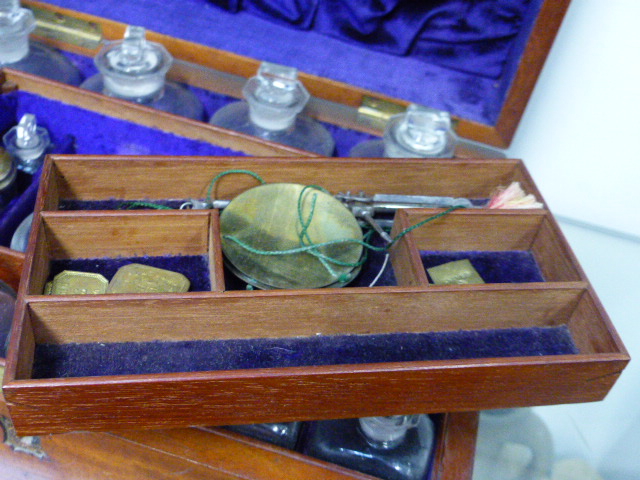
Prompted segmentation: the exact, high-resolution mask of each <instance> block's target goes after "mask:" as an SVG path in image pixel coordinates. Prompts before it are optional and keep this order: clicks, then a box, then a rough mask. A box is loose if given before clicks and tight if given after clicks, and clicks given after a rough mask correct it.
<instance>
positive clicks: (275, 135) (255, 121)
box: [209, 62, 335, 156]
mask: <svg viewBox="0 0 640 480" xmlns="http://www.w3.org/2000/svg"><path fill="white" fill-rule="evenodd" d="M242 94H243V96H244V98H245V100H243V101H240V102H235V103H231V104H229V105H227V106H225V107H223V108H221V109H219V110H218V111H217V112H216V113H215V114H214V115H213V117H211V120H210V121H209V122H210V123H212V124H213V125H217V126H219V127H224V128H228V129H230V130H235V131H238V132H242V133H247V134H249V135H253V136H255V137H260V138H263V139H265V140H271V141H273V142H277V143H282V144H284V145H289V146H291V147H296V148H300V149H302V150H307V151H310V152H314V153H318V154H320V155H324V156H330V155H332V154H333V151H334V149H335V142H334V140H333V137H332V136H331V134H330V133H329V132H328V131H327V129H326V128H324V127H323V126H322V125H321V124H320V123H318V122H317V121H315V120H314V119H312V118H310V117H307V116H305V115H301V114H300V112H301V111H302V110H303V109H304V107H305V105H306V104H307V102H308V101H309V98H310V95H309V92H307V90H306V88H304V85H302V83H301V82H300V81H299V80H298V71H297V70H296V69H295V68H291V67H285V66H282V65H276V64H274V63H269V62H263V63H262V64H261V65H260V68H259V69H258V74H257V75H256V76H255V77H252V78H250V79H249V80H248V81H247V83H246V84H245V85H244V88H243V89H242Z"/></svg>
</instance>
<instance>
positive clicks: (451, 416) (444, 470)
mask: <svg viewBox="0 0 640 480" xmlns="http://www.w3.org/2000/svg"><path fill="white" fill-rule="evenodd" d="M478 417H479V414H478V413H477V412H460V413H447V414H445V415H443V416H442V420H441V422H442V423H441V427H440V428H441V430H442V433H441V436H440V440H439V442H438V444H437V447H436V451H435V459H434V466H433V472H432V475H433V476H434V477H435V478H437V479H439V480H458V479H461V478H468V479H471V478H472V476H473V460H474V456H475V455H474V454H475V450H476V437H477V432H478V420H479V418H478ZM471 452H473V453H472V454H470V453H471Z"/></svg>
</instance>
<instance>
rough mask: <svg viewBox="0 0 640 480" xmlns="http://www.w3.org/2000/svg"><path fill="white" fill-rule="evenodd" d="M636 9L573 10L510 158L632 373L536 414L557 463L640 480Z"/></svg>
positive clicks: (624, 5)
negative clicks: (602, 395) (606, 318)
mask: <svg viewBox="0 0 640 480" xmlns="http://www.w3.org/2000/svg"><path fill="white" fill-rule="evenodd" d="M639 22H640V1H638V0H609V1H603V0H573V2H572V5H571V7H570V8H569V12H568V14H567V17H566V18H565V21H564V23H563V26H562V28H561V30H560V33H559V35H558V37H557V40H556V43H555V45H554V47H553V49H552V51H551V54H550V56H549V58H548V60H547V64H546V65H545V68H544V70H543V72H542V75H541V77H540V79H539V82H538V84H537V86H536V89H535V91H534V94H533V97H532V99H531V101H530V103H529V106H528V108H527V110H526V112H525V115H524V118H523V121H522V122H521V124H520V128H519V129H518V132H517V134H516V137H515V138H514V141H513V143H512V145H511V148H510V149H509V150H508V151H507V155H508V156H509V157H513V158H522V159H523V160H524V161H525V164H526V166H527V168H528V169H529V171H530V172H531V174H532V176H533V178H534V180H535V182H536V184H537V185H538V187H539V189H540V191H541V192H542V194H543V195H544V197H545V200H546V201H547V203H548V206H549V208H550V209H551V210H552V211H553V212H554V214H556V216H557V217H559V218H560V223H561V226H562V228H563V231H564V232H565V235H566V236H567V238H568V240H569V243H570V244H571V246H572V248H573V250H574V252H575V253H576V255H577V256H578V259H579V261H580V262H581V264H582V266H583V268H584V269H585V271H586V273H587V275H588V277H589V279H590V280H591V282H592V283H593V284H594V287H595V289H596V291H597V292H598V295H599V296H600V299H601V300H602V303H603V304H604V306H605V308H606V310H607V311H608V313H609V315H610V316H611V319H612V321H613V322H614V324H615V325H616V328H617V330H618V332H619V333H620V336H621V337H622V339H623V341H624V342H625V344H626V346H627V348H628V350H629V353H630V354H631V356H632V358H634V357H635V358H634V359H633V360H632V362H631V363H630V365H629V366H628V367H627V369H626V370H625V371H624V372H623V374H622V376H621V377H620V379H619V380H618V383H617V384H616V385H615V386H614V388H613V390H612V391H611V393H610V394H609V396H608V397H607V398H606V399H605V400H604V401H603V402H598V403H592V404H583V405H566V406H557V407H541V408H537V409H536V412H537V413H538V414H539V415H540V416H541V417H542V418H543V419H544V420H545V421H546V422H547V423H548V425H549V428H550V429H551V431H552V434H553V437H554V444H555V449H556V452H557V455H558V457H559V458H564V457H572V456H573V457H575V456H577V457H581V458H584V459H586V460H588V461H589V462H590V463H591V464H592V465H593V466H595V467H596V468H597V470H598V471H599V473H600V475H602V477H603V478H605V479H607V480H631V479H634V480H637V479H638V478H640V307H639V305H640V214H639V213H638V212H639V209H638V202H639V200H640V195H638V194H637V190H638V188H639V186H640V185H639V183H640V154H639V153H638V152H639V150H640V120H639V119H640V33H639V32H640V25H639Z"/></svg>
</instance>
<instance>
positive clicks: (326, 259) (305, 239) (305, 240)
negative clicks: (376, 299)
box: [120, 169, 464, 280]
mask: <svg viewBox="0 0 640 480" xmlns="http://www.w3.org/2000/svg"><path fill="white" fill-rule="evenodd" d="M236 173H240V174H245V175H250V176H252V177H253V178H255V179H256V180H258V181H259V182H260V183H261V184H263V185H264V184H265V183H266V182H265V181H264V180H263V179H262V177H261V176H260V175H258V174H257V173H255V172H252V171H251V170H244V169H231V170H226V171H224V172H221V173H219V174H218V175H216V176H215V177H214V178H213V179H212V180H211V182H210V183H209V188H208V189H207V201H208V202H209V203H213V199H212V193H213V189H214V187H215V185H216V183H217V182H218V180H220V179H221V178H222V177H224V176H226V175H230V174H236ZM308 189H315V190H319V191H321V192H324V193H327V194H330V193H329V191H328V190H326V189H325V188H323V187H321V186H318V185H307V186H305V187H304V188H303V189H302V191H301V192H300V195H299V196H298V206H297V210H298V220H299V221H300V225H301V226H302V228H301V230H300V233H299V234H298V239H299V242H300V247H297V248H290V249H287V250H271V251H268V250H260V249H257V248H254V247H252V246H251V245H249V244H247V243H245V242H243V241H242V240H240V239H238V238H236V237H234V236H232V235H223V236H222V238H224V239H226V240H230V241H232V242H235V243H237V244H238V245H239V246H241V247H242V248H244V249H245V250H247V251H249V252H251V253H253V254H256V255H268V256H275V255H293V254H297V253H310V254H311V255H313V256H315V257H316V258H317V259H318V260H319V261H320V262H321V263H322V265H323V266H324V267H325V268H326V269H327V271H328V272H329V273H330V274H331V276H333V277H337V275H336V273H335V271H334V270H333V268H331V264H333V265H338V266H342V267H352V268H355V267H359V266H360V265H362V264H364V263H365V262H366V260H367V257H368V250H372V251H376V252H385V251H388V250H389V249H391V248H392V247H393V246H394V245H395V244H396V243H397V242H398V241H399V240H400V239H401V238H402V237H404V236H405V235H407V234H408V233H409V232H411V231H413V230H415V229H416V228H419V227H421V226H423V225H425V224H426V223H428V222H431V221H433V220H436V219H438V218H440V217H443V216H445V215H447V214H449V213H451V212H452V211H454V210H457V209H459V208H464V207H462V206H460V205H455V206H452V207H449V208H447V209H446V210H444V211H442V212H440V213H437V214H435V215H432V216H431V217H428V218H426V219H424V220H422V221H421V222H418V223H416V224H415V225H412V226H410V227H408V228H406V229H404V230H403V231H402V232H400V233H399V234H398V235H396V236H395V237H394V238H393V239H392V241H391V242H390V243H389V244H387V245H385V246H384V247H377V246H375V245H372V244H370V243H369V242H368V240H369V238H370V237H371V234H372V233H373V230H370V231H368V232H366V233H365V234H364V235H363V239H364V240H358V239H355V238H343V239H336V240H331V241H328V242H322V243H314V242H313V240H312V239H311V237H310V236H309V227H310V226H311V222H312V221H313V217H314V215H315V208H316V202H317V198H318V195H317V194H316V193H314V194H313V195H312V197H311V206H310V209H309V214H308V216H307V218H305V217H304V212H303V198H304V194H305V192H306V191H307V190H308ZM120 208H123V209H130V210H131V209H135V208H152V209H156V210H172V208H171V207H167V206H165V205H160V204H157V203H152V202H143V201H136V202H130V203H129V204H126V206H125V204H122V205H121V206H120ZM348 243H355V244H359V245H362V246H363V247H364V248H365V252H364V254H363V255H362V258H361V259H360V260H359V261H358V262H345V261H342V260H338V259H336V258H332V257H330V256H328V255H325V254H323V253H322V252H320V251H319V249H320V248H322V247H329V246H332V245H343V244H348ZM342 277H345V275H342V276H341V278H342ZM345 280H346V277H345Z"/></svg>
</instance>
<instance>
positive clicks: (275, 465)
mask: <svg viewBox="0 0 640 480" xmlns="http://www.w3.org/2000/svg"><path fill="white" fill-rule="evenodd" d="M23 259H24V254H22V253H19V252H14V251H12V250H9V249H6V248H2V249H0V264H1V265H5V266H6V268H3V269H2V270H0V279H2V280H4V281H8V279H9V278H17V277H19V276H20V273H21V270H22V262H23ZM4 366H5V360H4V359H3V358H0V373H3V372H4ZM0 377H1V375H0ZM474 418H475V419H476V420H475V423H474V420H473V419H474ZM437 423H438V429H437V434H436V452H435V453H434V455H435V458H434V466H433V473H432V479H433V480H470V479H471V471H470V470H469V471H467V472H466V473H465V474H464V475H463V472H464V471H465V466H468V465H472V463H473V456H474V451H475V450H474V448H473V445H472V441H473V439H474V438H475V434H476V428H477V426H476V424H477V414H476V413H461V414H444V415H439V416H438V422H437ZM0 434H1V435H0V437H1V439H2V443H1V444H0V473H1V474H2V476H1V478H2V479H3V480H5V479H6V480H18V479H23V480H164V479H166V480H168V479H172V478H176V477H179V478H181V479H185V480H200V479H207V480H212V479H214V480H227V479H239V478H241V479H245V480H287V479H291V480H298V479H300V478H314V479H318V480H348V479H360V480H366V479H370V480H371V479H372V477H370V476H368V475H364V474H361V473H358V472H354V471H351V470H348V469H344V468H342V467H339V466H336V465H333V464H330V463H327V462H322V461H318V460H315V459H312V458H309V457H306V456H304V455H301V454H298V453H295V452H292V451H289V450H285V449H282V448H279V447H275V446H271V445H268V444H266V443H263V442H259V441H256V440H252V439H249V438H247V437H244V436H242V435H238V434H235V433H231V432H227V431H225V430H221V429H216V428H185V429H174V430H152V431H149V430H146V431H126V432H120V433H86V432H78V433H67V434H61V435H44V436H42V437H26V438H25V437H18V436H17V434H16V432H15V429H14V428H13V425H12V423H11V421H10V419H9V418H8V410H7V408H6V404H5V401H4V397H3V396H2V392H1V391H0Z"/></svg>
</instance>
